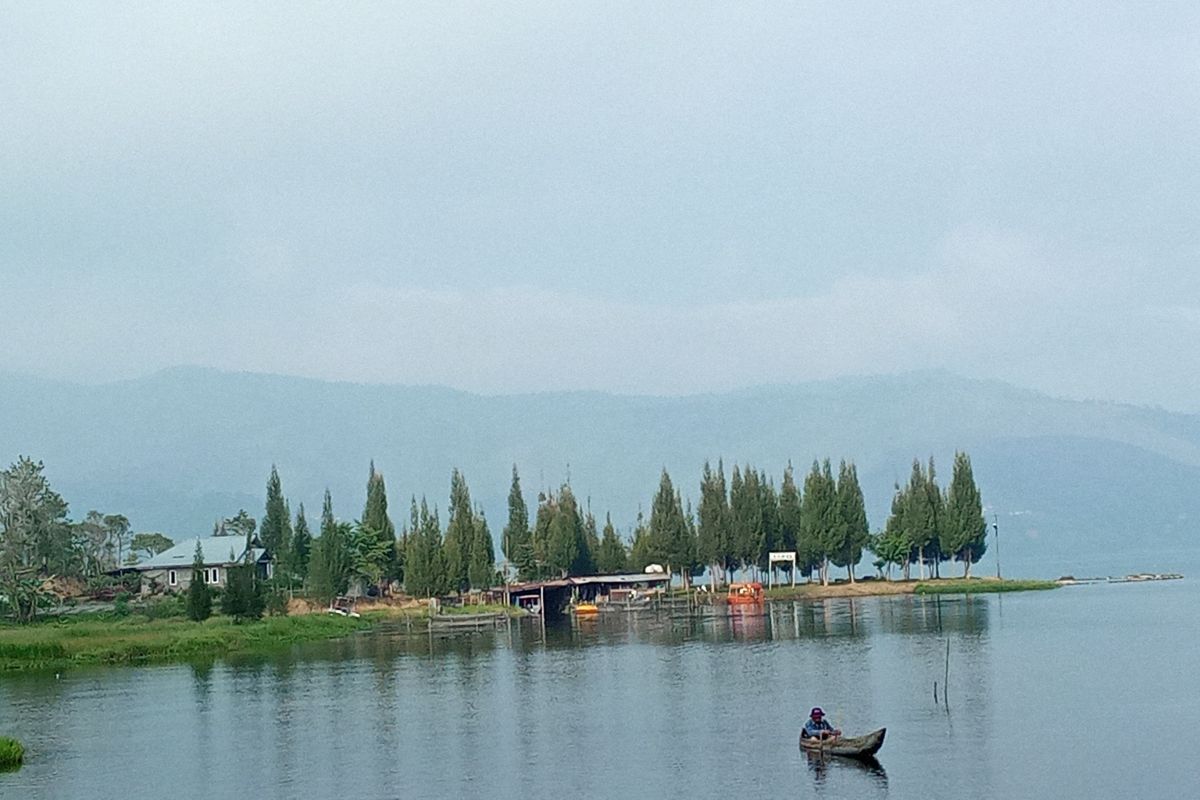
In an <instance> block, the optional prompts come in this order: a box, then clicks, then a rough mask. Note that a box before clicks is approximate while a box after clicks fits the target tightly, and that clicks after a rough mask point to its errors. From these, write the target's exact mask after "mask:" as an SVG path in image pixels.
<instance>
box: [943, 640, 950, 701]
mask: <svg viewBox="0 0 1200 800" xmlns="http://www.w3.org/2000/svg"><path fill="white" fill-rule="evenodd" d="M945 678H946V679H945V681H944V682H943V683H942V686H943V687H945V688H943V689H942V697H943V698H944V699H945V701H946V710H947V711H949V710H950V639H949V638H947V639H946V675H945Z"/></svg>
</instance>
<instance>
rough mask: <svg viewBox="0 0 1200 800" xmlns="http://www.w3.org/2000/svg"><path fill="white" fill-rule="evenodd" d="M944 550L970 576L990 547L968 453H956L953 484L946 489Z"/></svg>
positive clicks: (943, 529)
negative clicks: (975, 564) (972, 568)
mask: <svg viewBox="0 0 1200 800" xmlns="http://www.w3.org/2000/svg"><path fill="white" fill-rule="evenodd" d="M941 550H942V552H943V553H945V554H946V555H947V556H953V558H954V559H955V560H956V561H959V562H961V563H962V565H963V577H964V578H969V577H971V565H972V564H974V563H977V562H978V561H979V559H980V558H982V557H983V554H984V553H985V552H986V551H987V521H986V520H985V519H984V517H983V498H982V497H981V496H980V493H979V487H978V486H976V484H975V475H974V472H973V471H972V469H971V459H970V457H969V456H968V455H967V454H966V453H955V454H954V468H953V472H952V473H951V476H950V486H949V487H948V488H947V490H946V509H945V521H944V524H943V526H942V531H941Z"/></svg>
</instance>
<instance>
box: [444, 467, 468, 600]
mask: <svg viewBox="0 0 1200 800" xmlns="http://www.w3.org/2000/svg"><path fill="white" fill-rule="evenodd" d="M474 539H475V516H474V512H473V510H472V508H471V493H470V491H469V490H468V489H467V481H466V479H465V478H464V477H463V476H462V473H460V472H459V471H458V470H457V469H455V470H454V471H453V472H452V473H451V475H450V520H449V521H448V522H447V523H446V537H445V541H444V551H445V556H446V575H447V577H448V578H449V581H450V590H451V591H455V592H464V591H466V590H467V588H468V587H469V586H470V585H471V580H470V575H469V574H468V573H469V570H470V563H471V543H472V542H473V541H474Z"/></svg>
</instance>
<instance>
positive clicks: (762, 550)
mask: <svg viewBox="0 0 1200 800" xmlns="http://www.w3.org/2000/svg"><path fill="white" fill-rule="evenodd" d="M758 508H759V513H760V514H761V515H762V524H761V530H760V531H759V534H758V548H757V549H758V552H757V553H756V556H755V558H756V561H757V564H758V568H759V569H760V570H766V569H768V568H769V566H770V563H771V561H770V556H771V552H772V551H773V550H782V549H784V548H783V542H782V538H783V537H782V533H781V531H780V528H779V496H778V495H777V494H776V493H775V484H774V483H773V482H772V481H771V480H770V479H769V478H768V477H767V474H766V473H765V472H763V473H761V474H760V475H759V478H758Z"/></svg>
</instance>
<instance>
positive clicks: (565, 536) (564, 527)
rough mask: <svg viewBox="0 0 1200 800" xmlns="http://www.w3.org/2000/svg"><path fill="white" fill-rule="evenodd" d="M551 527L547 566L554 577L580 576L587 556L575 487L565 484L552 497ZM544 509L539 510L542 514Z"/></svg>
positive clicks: (548, 538)
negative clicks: (578, 571) (579, 570)
mask: <svg viewBox="0 0 1200 800" xmlns="http://www.w3.org/2000/svg"><path fill="white" fill-rule="evenodd" d="M547 507H548V508H549V509H550V512H549V514H550V524H549V531H548V532H547V538H546V566H547V571H548V573H549V574H550V575H551V576H554V577H559V576H564V575H571V574H578V573H577V572H576V571H577V570H578V569H579V568H580V566H581V563H582V562H581V559H582V558H585V557H586V555H585V554H584V549H585V546H586V545H585V541H584V533H583V519H582V518H581V517H580V514H579V506H578V503H576V501H575V494H574V492H572V491H571V487H570V486H569V485H567V484H563V485H562V487H561V488H560V489H559V490H558V495H557V496H554V495H552V496H551V497H550V498H549V502H548V503H547ZM540 513H541V509H539V514H540Z"/></svg>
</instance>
